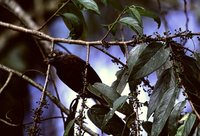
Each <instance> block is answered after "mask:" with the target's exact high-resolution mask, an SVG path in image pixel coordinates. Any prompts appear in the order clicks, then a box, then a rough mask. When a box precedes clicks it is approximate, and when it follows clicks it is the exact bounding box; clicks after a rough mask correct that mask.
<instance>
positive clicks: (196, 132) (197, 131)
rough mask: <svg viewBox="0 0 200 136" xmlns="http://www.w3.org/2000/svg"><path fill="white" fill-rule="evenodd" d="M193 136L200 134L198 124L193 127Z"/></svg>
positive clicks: (199, 135)
mask: <svg viewBox="0 0 200 136" xmlns="http://www.w3.org/2000/svg"><path fill="white" fill-rule="evenodd" d="M193 136H200V125H198V126H197V127H196V129H195V132H194V134H193Z"/></svg>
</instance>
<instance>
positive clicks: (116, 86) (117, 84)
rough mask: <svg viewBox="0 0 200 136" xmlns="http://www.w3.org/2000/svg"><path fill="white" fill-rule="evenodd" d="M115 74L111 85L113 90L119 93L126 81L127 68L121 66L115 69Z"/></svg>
mask: <svg viewBox="0 0 200 136" xmlns="http://www.w3.org/2000/svg"><path fill="white" fill-rule="evenodd" d="M116 76H117V79H116V80H115V81H114V82H113V83H112V85H111V87H112V88H113V90H116V91H117V92H118V93H119V94H121V93H122V92H123V90H124V88H125V86H126V83H127V81H128V70H127V68H123V69H121V70H119V71H117V73H116Z"/></svg>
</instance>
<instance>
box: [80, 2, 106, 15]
mask: <svg viewBox="0 0 200 136" xmlns="http://www.w3.org/2000/svg"><path fill="white" fill-rule="evenodd" d="M77 2H79V4H81V5H82V6H83V7H85V8H86V9H88V10H92V11H94V12H96V13H97V14H100V11H99V8H98V5H97V4H96V2H95V1H94V0H77ZM104 2H105V1H104Z"/></svg>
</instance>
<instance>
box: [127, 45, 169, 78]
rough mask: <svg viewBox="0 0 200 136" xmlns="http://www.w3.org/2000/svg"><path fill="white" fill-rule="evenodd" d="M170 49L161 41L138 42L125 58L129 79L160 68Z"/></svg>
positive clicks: (145, 74) (143, 75)
mask: <svg viewBox="0 0 200 136" xmlns="http://www.w3.org/2000/svg"><path fill="white" fill-rule="evenodd" d="M169 54H170V51H169V49H168V48H165V46H164V45H163V44H161V43H157V42H152V43H150V44H149V45H146V44H140V45H137V46H136V47H134V48H133V49H132V50H131V51H130V53H129V57H128V60H127V65H128V69H129V72H130V73H129V74H130V77H129V80H130V81H131V80H136V79H140V78H142V77H145V76H147V75H148V74H150V73H152V72H154V71H155V70H157V69H158V68H160V67H161V66H162V65H163V64H164V63H165V62H166V61H167V59H168V58H169Z"/></svg>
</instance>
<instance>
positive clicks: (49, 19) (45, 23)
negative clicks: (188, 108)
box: [38, 0, 70, 31]
mask: <svg viewBox="0 0 200 136" xmlns="http://www.w3.org/2000/svg"><path fill="white" fill-rule="evenodd" d="M69 2H70V0H68V1H66V2H65V3H63V4H62V6H60V7H59V8H58V9H57V10H56V11H55V13H54V14H53V15H52V16H51V17H50V18H48V19H47V21H46V22H44V24H43V25H42V26H41V27H40V28H39V29H38V31H40V30H42V29H43V28H44V27H45V26H46V25H47V24H48V23H49V21H51V20H52V18H53V17H54V16H56V14H57V13H58V12H59V11H60V10H61V9H62V8H63V7H64V6H65V5H67V4H68V3H69Z"/></svg>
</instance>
